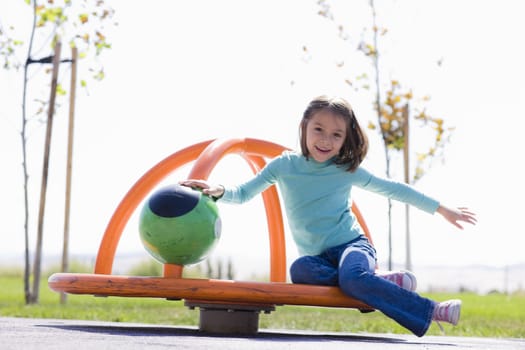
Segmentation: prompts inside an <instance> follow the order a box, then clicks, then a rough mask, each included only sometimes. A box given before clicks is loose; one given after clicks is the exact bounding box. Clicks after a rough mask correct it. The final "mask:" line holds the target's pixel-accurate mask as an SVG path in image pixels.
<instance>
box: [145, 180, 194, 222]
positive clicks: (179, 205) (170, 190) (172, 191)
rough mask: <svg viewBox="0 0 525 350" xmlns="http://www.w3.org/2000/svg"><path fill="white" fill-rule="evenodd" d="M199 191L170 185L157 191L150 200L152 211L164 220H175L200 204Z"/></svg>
mask: <svg viewBox="0 0 525 350" xmlns="http://www.w3.org/2000/svg"><path fill="white" fill-rule="evenodd" d="M199 198H200V195H199V193H198V192H197V191H194V190H191V189H189V188H187V187H184V186H180V185H170V186H166V187H163V188H161V189H159V190H158V191H156V192H155V193H154V194H153V195H152V196H151V197H150V199H149V202H148V205H149V208H150V209H151V211H152V212H153V213H154V214H155V215H158V216H161V217H164V218H174V217H177V216H182V215H184V214H186V213H188V212H190V211H191V210H192V209H193V208H195V206H196V205H197V203H198V202H199Z"/></svg>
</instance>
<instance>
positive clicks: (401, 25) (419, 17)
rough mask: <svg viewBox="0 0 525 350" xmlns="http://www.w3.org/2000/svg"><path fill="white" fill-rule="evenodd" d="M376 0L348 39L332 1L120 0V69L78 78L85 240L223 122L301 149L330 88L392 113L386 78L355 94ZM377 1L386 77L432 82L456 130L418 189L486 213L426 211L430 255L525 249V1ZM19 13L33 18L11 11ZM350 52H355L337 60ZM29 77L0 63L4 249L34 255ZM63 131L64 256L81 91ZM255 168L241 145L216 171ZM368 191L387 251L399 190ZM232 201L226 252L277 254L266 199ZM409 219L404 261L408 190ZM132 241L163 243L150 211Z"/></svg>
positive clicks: (76, 188)
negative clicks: (239, 153)
mask: <svg viewBox="0 0 525 350" xmlns="http://www.w3.org/2000/svg"><path fill="white" fill-rule="evenodd" d="M367 4H368V1H366V0H362V1H360V2H357V1H354V2H352V3H351V5H350V6H348V8H344V7H341V8H339V7H336V5H334V13H335V15H336V19H337V20H338V21H340V22H343V23H344V25H345V27H346V28H347V30H348V32H349V34H350V37H351V40H350V41H349V42H343V41H341V40H339V39H338V38H337V31H336V29H335V26H334V24H333V23H331V22H329V21H327V20H326V19H323V18H321V17H319V16H318V15H317V14H316V12H317V10H318V8H317V6H316V1H313V0H312V1H304V0H303V1H301V0H295V1H277V0H271V1H252V2H248V1H240V0H238V1H235V0H230V1H211V0H210V1H204V0H202V1H160V0H158V1H150V2H148V3H147V6H146V5H145V3H144V2H128V1H114V2H113V6H114V8H115V9H116V18H115V19H116V21H118V23H119V25H118V27H116V28H114V29H110V30H109V29H108V30H107V33H106V34H107V36H108V39H109V41H110V42H111V43H112V45H113V47H112V49H111V50H109V51H108V52H107V55H105V57H103V60H104V66H105V71H106V76H107V77H106V79H105V80H104V81H103V82H102V83H99V84H96V83H91V86H90V93H89V96H88V95H87V94H86V93H85V92H84V91H83V90H81V89H79V90H78V92H77V104H76V125H75V145H74V151H75V153H74V177H73V198H72V208H71V210H72V214H71V228H70V232H71V244H70V251H71V253H73V254H91V255H93V257H94V256H96V252H97V249H98V245H99V243H100V240H101V238H102V235H103V232H104V230H105V227H106V225H107V223H108V222H109V219H110V217H111V215H112V214H113V211H114V210H115V208H116V207H117V205H118V203H119V202H120V200H121V199H122V198H123V196H124V195H125V193H126V192H127V191H128V190H129V189H130V187H131V186H132V185H133V183H134V182H135V181H136V180H137V179H138V178H139V177H140V176H142V175H143V174H144V173H145V172H146V171H147V170H148V169H150V168H151V167H152V166H154V165H155V164H156V163H158V162H160V161H161V160H162V159H164V158H165V157H167V156H169V155H170V154H171V153H173V152H176V151H177V150H179V149H181V148H183V147H186V146H189V145H191V144H194V143H197V142H200V141H203V140H206V139H211V138H216V137H253V138H260V139H265V140H269V141H273V142H277V143H280V144H283V145H285V146H288V147H296V145H297V125H298V122H299V120H300V117H301V114H302V112H303V109H304V108H305V106H306V104H307V102H308V101H309V100H310V99H311V98H312V97H314V96H316V95H319V94H323V93H334V94H339V95H342V96H344V97H346V98H347V99H349V100H350V102H351V103H352V104H353V106H354V108H355V110H356V113H357V115H358V117H359V118H360V119H361V121H362V123H363V124H364V125H366V124H367V122H368V120H375V115H374V112H373V110H372V108H371V106H372V95H371V93H370V92H366V91H364V90H361V91H360V92H357V93H356V92H355V91H353V90H351V89H350V88H348V87H347V86H346V85H345V84H344V82H343V81H344V79H345V78H353V77H355V76H356V75H358V74H361V73H363V72H364V71H367V72H368V73H369V74H371V71H370V67H369V66H368V65H367V64H366V61H365V60H364V59H363V58H362V56H361V55H360V54H358V53H356V51H355V49H354V48H355V46H356V44H357V42H358V41H359V36H360V33H361V31H362V28H363V27H364V26H367V25H369V24H370V13H369V11H368V5H367ZM377 9H378V12H379V21H380V24H381V25H382V26H384V27H386V28H388V29H389V33H388V35H387V36H386V37H385V38H384V39H383V41H382V42H381V45H382V46H381V47H380V49H382V50H383V53H384V60H383V66H382V72H383V73H384V76H385V77H386V79H385V80H384V81H385V82H386V81H388V79H390V78H395V79H398V80H400V81H401V82H402V84H403V86H405V87H411V88H412V89H413V91H414V93H415V95H416V96H424V95H430V96H431V97H432V100H431V102H430V103H429V113H430V114H431V115H434V116H442V117H443V118H444V119H445V121H446V123H448V124H449V125H450V126H455V127H456V131H455V132H454V136H453V138H452V141H451V143H450V144H448V145H447V148H446V160H445V163H444V164H441V163H436V165H435V166H434V167H433V168H432V169H431V170H430V171H429V173H428V174H427V175H426V176H425V177H424V178H423V180H421V181H420V182H418V183H417V185H416V186H417V187H418V188H419V189H420V190H422V191H423V192H425V193H427V194H429V195H431V196H434V197H436V198H437V199H439V200H441V201H442V202H444V203H446V204H448V205H452V206H463V205H465V206H468V207H470V208H471V209H472V210H474V211H475V212H476V213H477V214H478V218H479V223H478V225H477V226H476V227H467V228H466V229H465V230H464V231H460V230H457V229H455V228H454V227H453V226H451V225H449V224H448V223H445V221H444V220H442V219H441V218H440V217H439V216H438V215H436V216H430V215H428V214H425V213H422V212H420V211H418V210H416V209H414V210H412V211H411V215H412V219H413V221H412V223H411V231H412V237H413V247H412V251H413V258H412V260H413V264H414V265H418V264H433V265H437V264H447V265H451V264H452V265H456V264H457V265H468V264H475V263H483V264H487V265H493V266H501V265H506V264H513V263H518V262H523V261H525V258H524V255H523V248H522V246H523V242H524V239H523V233H524V230H523V225H522V221H521V215H522V210H521V208H520V207H521V206H520V205H519V204H517V203H521V200H522V198H523V196H524V195H525V191H524V188H523V185H522V180H523V177H524V174H523V167H522V166H521V164H520V163H521V161H520V159H522V156H520V155H518V152H520V151H519V150H520V146H519V145H520V141H521V140H522V136H521V133H522V131H521V127H523V119H524V117H525V116H524V115H523V113H524V112H523V108H522V104H523V98H524V97H525V88H524V85H523V82H524V81H525V68H524V66H523V62H525V50H524V49H525V44H524V43H523V33H525V23H524V22H523V20H522V18H521V17H522V15H521V14H522V11H521V2H520V1H510V0H507V1H461V2H458V1H433V0H432V1H430V0H429V1H386V0H385V1H377ZM29 16H30V9H29V8H28V7H26V5H24V2H22V1H8V2H6V1H4V2H2V3H1V4H0V20H1V21H2V23H3V25H4V26H6V25H8V24H14V25H15V27H16V29H17V30H18V31H19V33H21V32H24V33H25V32H27V30H28V28H29V23H30V22H29V21H30V17H29ZM14 18H16V21H15V22H16V23H14V22H10V21H12V20H13V19H14ZM26 37H27V36H24V37H23V38H24V40H26V41H27V39H25V38H26ZM303 46H307V47H308V49H309V54H308V55H305V53H304V52H303V49H302V48H303ZM23 54H25V51H24V52H23ZM44 54H45V53H42V55H44ZM62 55H63V56H64V57H67V56H69V52H67V51H66V50H64V52H63V53H62ZM20 59H21V60H22V61H23V60H24V58H23V57H20ZM440 59H442V61H443V64H442V65H441V66H440V67H439V66H438V65H437V63H436V62H437V61H438V60H440ZM341 60H345V66H344V67H343V68H342V69H341V68H336V66H335V62H338V61H341ZM81 65H82V61H81ZM61 69H62V78H61V81H62V82H63V84H64V85H65V86H68V84H69V83H68V74H69V69H68V68H66V65H64V66H62V67H61ZM36 71H37V70H36V69H34V70H33V72H36ZM46 79H48V78H46ZM21 80H22V74H21V72H19V73H18V74H15V72H6V71H4V70H2V71H0V96H1V97H0V98H1V101H2V102H1V108H0V150H1V151H0V152H1V153H0V154H1V158H0V159H1V164H2V171H1V181H0V194H1V198H2V200H1V201H0V213H2V214H1V218H2V228H1V230H0V235H1V236H2V241H3V242H9V243H4V244H1V245H0V256H4V257H8V256H13V255H17V256H19V255H21V254H22V252H23V248H24V240H23V218H24V210H23V185H22V168H21V165H20V164H21V159H22V156H21V144H20V137H19V130H20V125H21V118H20V117H19V116H20V113H21V112H20V104H21V88H20V87H21ZM292 82H293V83H292ZM47 84H48V83H47V81H46V82H45V83H44V86H43V87H42V88H41V91H45V89H46V88H47ZM38 89H39V88H37V90H38ZM43 96H46V97H47V94H44V95H43ZM30 131H31V138H30V141H29V151H30V152H31V157H30V162H31V163H30V178H31V187H30V189H31V198H30V206H31V208H30V209H31V221H30V232H31V249H33V247H34V244H35V236H36V226H37V225H36V219H37V213H38V200H39V193H40V175H41V162H42V150H43V145H44V133H45V128H44V127H43V126H42V125H38V123H32V124H31V128H30ZM416 132H417V131H416V129H414V133H416ZM369 135H370V139H371V143H372V145H371V151H370V155H369V157H368V158H367V160H366V161H365V163H364V166H366V167H367V168H368V169H369V170H371V171H373V172H375V173H376V174H379V175H381V174H383V173H384V167H385V165H384V156H383V148H382V144H381V141H380V139H379V138H378V136H377V135H376V134H375V133H374V132H373V131H369ZM53 137H54V141H53V145H52V149H51V152H52V157H51V170H50V178H49V188H48V193H47V198H48V203H47V210H46V218H45V229H44V241H45V246H44V253H45V254H54V253H59V252H60V251H61V247H62V234H63V220H64V219H63V212H64V190H65V158H66V139H67V105H66V104H64V105H63V106H62V107H61V108H60V111H59V112H58V114H57V116H56V119H55V126H54V130H53ZM414 138H416V139H417V136H414ZM419 141H421V142H422V140H419ZM414 147H417V144H416V145H415V146H414ZM394 166H396V167H397V168H394V169H393V170H392V173H393V175H394V176H395V177H396V178H398V179H401V176H402V169H401V167H400V166H401V164H400V163H399V162H397V163H395V164H394ZM248 176H250V172H249V170H248V167H247V166H245V165H244V164H243V163H242V162H241V160H240V159H237V158H235V157H227V159H225V160H224V162H223V163H221V166H220V167H219V168H218V169H217V171H216V172H215V173H213V174H212V180H214V181H217V182H221V183H224V184H230V183H231V184H234V183H237V182H239V181H241V180H244V179H246V178H248ZM184 177H185V172H184V171H181V172H177V173H174V174H172V175H171V176H170V177H169V179H167V181H166V182H175V181H178V180H179V179H182V178H184ZM354 197H355V199H356V200H357V201H358V204H359V205H360V207H361V210H362V212H363V213H364V215H365V218H366V219H367V222H368V225H369V226H370V228H371V230H372V234H373V237H374V240H375V243H376V246H377V248H378V251H379V259H380V264H382V265H384V264H386V261H387V258H388V253H387V221H386V208H387V202H386V199H383V198H382V197H379V196H377V195H375V194H369V193H366V192H360V191H355V193H354ZM220 210H221V215H222V218H223V222H224V223H223V236H222V238H221V242H220V244H219V246H218V247H217V249H216V250H215V252H214V256H233V257H235V260H237V261H238V264H239V265H242V264H245V263H244V261H250V263H253V262H254V261H255V262H257V263H258V264H260V265H264V266H266V265H267V255H268V248H267V238H266V228H265V217H264V213H263V209H262V206H261V200H259V199H258V200H254V201H253V202H252V203H249V204H246V205H243V206H231V205H225V204H222V205H220ZM394 231H395V232H394V233H395V235H394V247H393V250H394V260H395V261H396V262H398V263H403V262H404V241H403V235H404V206H403V205H401V204H395V206H394ZM289 243H290V244H289V249H288V250H289V252H288V256H289V259H293V258H294V257H295V254H296V253H295V248H294V246H293V244H292V242H289ZM128 252H141V253H142V252H143V253H144V255H145V256H147V253H146V252H145V251H144V250H143V248H142V246H141V243H140V241H139V238H138V229H137V219H136V217H133V218H132V219H131V220H130V222H129V225H128V226H127V228H126V230H125V232H124V234H123V235H122V239H121V241H120V245H119V248H118V254H119V255H120V254H125V253H128ZM243 259H244V260H243ZM246 265H248V263H246ZM250 266H253V265H250Z"/></svg>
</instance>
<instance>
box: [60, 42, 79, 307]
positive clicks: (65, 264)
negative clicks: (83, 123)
mask: <svg viewBox="0 0 525 350" xmlns="http://www.w3.org/2000/svg"><path fill="white" fill-rule="evenodd" d="M77 56H78V50H77V48H76V47H72V48H71V85H70V88H69V90H70V92H69V128H68V138H67V165H66V199H65V209H64V241H63V246H62V272H68V270H69V217H70V208H71V178H72V169H73V134H74V130H75V96H76V85H77ZM66 302H67V294H66V293H60V303H61V304H65V303H66Z"/></svg>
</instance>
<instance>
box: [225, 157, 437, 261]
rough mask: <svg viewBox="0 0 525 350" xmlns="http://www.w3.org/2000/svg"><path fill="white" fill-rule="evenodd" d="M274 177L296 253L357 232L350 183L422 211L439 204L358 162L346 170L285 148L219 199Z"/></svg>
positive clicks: (246, 195) (315, 250)
mask: <svg viewBox="0 0 525 350" xmlns="http://www.w3.org/2000/svg"><path fill="white" fill-rule="evenodd" d="M275 183H277V185H278V186H279V190H280V192H281V194H282V200H283V202H284V207H285V210H286V216H287V218H288V223H289V225H290V230H291V233H292V237H293V238H294V240H295V243H296V245H297V248H298V250H299V254H300V255H318V254H320V253H322V252H323V251H325V250H326V249H328V248H331V247H335V246H337V245H340V244H343V243H346V242H349V241H351V240H353V239H354V238H357V237H358V236H359V235H361V234H363V231H362V229H361V227H360V225H359V223H358V222H357V219H356V217H355V216H354V214H353V213H352V210H351V203H352V197H351V190H352V186H357V187H359V188H362V189H365V190H367V191H372V192H375V193H378V194H381V195H383V196H385V197H389V198H392V199H395V200H398V201H401V202H404V203H408V204H410V205H412V206H415V207H416V208H419V209H421V210H424V211H426V212H428V213H434V212H435V211H436V210H437V208H438V207H439V202H438V201H436V200H434V199H432V198H430V197H428V196H426V195H424V194H422V193H421V192H418V191H416V190H415V189H413V188H412V187H410V186H408V185H406V184H404V183H400V182H395V181H391V180H387V179H382V178H379V177H376V176H374V175H372V174H371V173H370V172H368V171H367V170H365V169H363V168H358V169H357V170H356V171H355V172H348V171H346V167H340V166H337V165H336V164H334V163H333V162H332V161H331V160H329V161H326V162H323V163H319V162H316V161H315V160H313V159H311V158H310V159H308V160H307V159H306V158H305V157H304V156H303V155H301V154H299V153H296V152H291V151H285V152H283V154H281V155H280V156H278V157H276V158H274V159H273V160H271V161H270V162H269V163H268V164H267V165H266V166H265V167H264V168H263V169H262V170H261V171H260V172H259V173H258V174H257V175H256V176H255V177H253V178H252V179H251V180H249V181H247V182H245V183H243V184H241V185H239V186H237V187H232V188H225V191H224V194H223V196H222V198H221V201H224V202H230V203H243V202H246V201H248V200H250V199H251V198H253V197H254V196H255V195H257V194H258V193H260V192H262V191H264V190H265V189H266V188H268V187H269V186H271V185H272V184H275Z"/></svg>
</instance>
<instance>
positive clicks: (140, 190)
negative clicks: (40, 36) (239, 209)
mask: <svg viewBox="0 0 525 350" xmlns="http://www.w3.org/2000/svg"><path fill="white" fill-rule="evenodd" d="M284 150H287V148H286V147H283V146H280V145H278V144H275V143H271V142H268V141H263V140H257V139H250V138H244V139H228V140H210V141H204V142H201V143H197V144H195V145H192V146H190V147H187V148H184V149H182V150H180V151H178V152H176V153H174V154H172V155H171V156H169V157H167V158H165V159H164V160H162V161H161V162H159V163H158V164H157V165H155V166H154V167H153V168H151V169H150V170H149V171H148V172H147V173H145V174H144V175H143V176H142V177H141V178H140V179H139V180H138V181H137V182H136V183H135V185H134V186H133V187H132V188H131V189H130V190H129V191H128V193H127V194H126V196H125V197H124V198H123V199H122V201H121V202H120V204H119V206H118V207H117V209H116V210H115V213H114V214H113V216H112V217H111V220H110V222H109V224H108V226H107V228H106V231H105V233H104V236H103V239H102V241H101V244H100V247H99V251H98V255H97V260H96V263H95V274H111V270H112V266H113V261H114V257H115V252H116V249H117V245H118V242H119V240H120V237H121V235H122V231H123V230H124V227H125V225H126V224H127V222H128V221H129V218H130V217H131V215H132V213H133V212H134V211H135V210H136V208H137V207H138V205H139V204H140V203H141V202H142V201H143V200H144V199H145V198H146V196H147V195H148V194H149V193H150V192H151V191H152V190H153V188H154V187H155V186H156V185H157V184H158V183H160V181H162V179H164V178H165V177H166V176H168V175H169V174H170V173H171V172H173V171H175V170H176V169H178V168H179V167H181V166H183V165H185V164H187V163H189V162H191V161H193V160H195V163H194V165H193V167H192V170H191V172H190V174H189V177H190V178H199V179H207V178H208V176H209V175H210V173H211V171H212V170H213V168H214V167H215V166H216V165H217V163H218V162H219V161H220V160H221V159H222V158H223V157H224V156H225V155H227V154H231V153H235V154H240V155H241V156H242V157H243V158H244V159H245V160H246V162H247V163H248V165H249V166H250V168H251V169H252V171H253V172H254V173H255V172H257V171H259V170H260V169H262V168H263V167H264V166H265V165H266V161H265V160H264V158H263V157H268V158H274V157H276V156H278V155H279V154H281V153H282V152H283V151H284ZM262 197H263V201H264V205H265V211H266V216H267V223H268V230H269V239H270V279H271V281H272V282H285V281H286V249H285V238H284V228H283V217H282V210H281V206H280V201H279V197H278V194H277V190H276V188H275V186H272V187H270V188H269V189H267V190H266V191H264V192H263V194H262ZM352 211H353V212H354V215H355V216H356V218H357V220H358V221H359V223H360V224H361V226H362V228H363V230H364V231H365V234H366V236H367V237H368V238H369V239H370V241H371V242H372V238H371V235H370V232H369V230H368V227H367V226H366V223H365V221H364V219H363V217H362V215H361V213H360V211H359V209H358V207H357V206H356V205H355V203H354V204H353V205H352ZM181 274H182V266H177V265H169V264H166V265H164V276H165V277H174V278H180V277H181Z"/></svg>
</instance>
